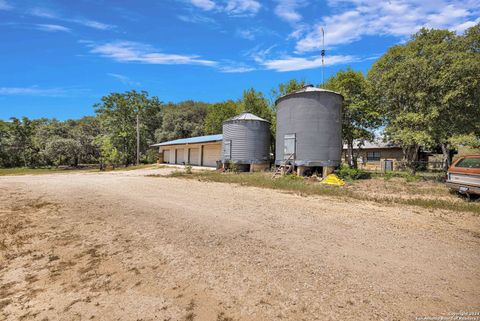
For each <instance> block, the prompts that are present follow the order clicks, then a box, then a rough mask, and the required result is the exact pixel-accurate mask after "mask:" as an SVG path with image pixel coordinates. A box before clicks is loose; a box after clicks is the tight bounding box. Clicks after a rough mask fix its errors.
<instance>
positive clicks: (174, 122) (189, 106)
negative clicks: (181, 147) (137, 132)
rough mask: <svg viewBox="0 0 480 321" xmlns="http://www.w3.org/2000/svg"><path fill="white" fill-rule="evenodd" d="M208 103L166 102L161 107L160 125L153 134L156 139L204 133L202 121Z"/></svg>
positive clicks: (165, 139) (171, 138)
mask: <svg viewBox="0 0 480 321" xmlns="http://www.w3.org/2000/svg"><path fill="white" fill-rule="evenodd" d="M207 109H208V104H206V103H202V102H194V101H191V100H189V101H185V102H182V103H179V104H173V103H170V104H168V105H167V106H166V107H165V108H164V109H163V117H162V121H163V122H162V126H161V128H159V129H158V130H157V131H156V133H155V136H156V138H157V141H167V140H173V139H178V138H186V137H192V136H201V135H204V133H205V132H204V121H205V117H206V116H207Z"/></svg>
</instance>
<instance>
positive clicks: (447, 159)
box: [440, 143, 450, 172]
mask: <svg viewBox="0 0 480 321" xmlns="http://www.w3.org/2000/svg"><path fill="white" fill-rule="evenodd" d="M440 147H441V148H442V155H443V170H444V171H445V172H446V171H447V170H448V168H449V167H450V151H449V150H448V148H447V146H446V145H445V144H444V143H441V144H440Z"/></svg>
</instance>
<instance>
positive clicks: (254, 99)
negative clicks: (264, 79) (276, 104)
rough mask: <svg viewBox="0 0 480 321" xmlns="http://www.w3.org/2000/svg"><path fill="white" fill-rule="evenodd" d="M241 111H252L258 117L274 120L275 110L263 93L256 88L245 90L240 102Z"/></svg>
mask: <svg viewBox="0 0 480 321" xmlns="http://www.w3.org/2000/svg"><path fill="white" fill-rule="evenodd" d="M239 109H240V112H245V113H252V114H254V115H256V116H258V117H261V118H263V119H266V120H268V121H269V122H272V117H273V111H272V109H271V108H270V106H269V104H268V101H267V100H266V99H265V97H264V96H263V94H262V93H261V92H259V91H255V89H253V88H250V89H248V90H245V91H244V92H243V96H242V99H241V100H240V104H239Z"/></svg>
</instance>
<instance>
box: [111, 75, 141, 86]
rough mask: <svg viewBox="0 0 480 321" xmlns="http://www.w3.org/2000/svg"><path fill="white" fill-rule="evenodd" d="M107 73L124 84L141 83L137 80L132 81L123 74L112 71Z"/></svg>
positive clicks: (135, 84) (138, 84) (133, 84)
mask: <svg viewBox="0 0 480 321" xmlns="http://www.w3.org/2000/svg"><path fill="white" fill-rule="evenodd" d="M107 75H108V76H110V77H113V78H115V79H117V80H118V81H120V82H121V83H122V84H124V85H130V86H140V85H141V84H140V83H139V82H137V81H133V80H131V79H130V78H129V77H127V76H125V75H121V74H114V73H108V74H107Z"/></svg>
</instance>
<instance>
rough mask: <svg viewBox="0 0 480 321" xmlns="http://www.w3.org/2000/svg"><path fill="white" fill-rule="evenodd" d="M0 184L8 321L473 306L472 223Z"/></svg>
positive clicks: (328, 314) (168, 194)
mask: <svg viewBox="0 0 480 321" xmlns="http://www.w3.org/2000/svg"><path fill="white" fill-rule="evenodd" d="M168 171H171V170H170V169H159V170H138V171H128V172H111V173H71V174H53V175H38V176H10V177H8V176H5V177H0V319H2V320H42V321H44V320H145V321H146V320H190V321H191V320H212V321H227V320H230V321H232V320H415V318H416V317H423V316H429V317H435V316H441V315H452V313H457V312H459V311H470V312H480V269H479V266H480V217H479V216H478V215H474V214H471V213H460V212H453V211H443V210H436V211H433V210H432V211H429V210H425V209H422V208H419V207H407V206H404V207H401V206H388V205H380V204H376V203H370V202H359V201H352V202H341V203H339V202H340V201H339V199H335V198H328V197H313V196H312V197H310V196H309V197H302V196H297V195H293V194H287V193H282V192H279V191H274V190H265V189H258V188H250V187H242V186H236V185H228V184H220V183H207V182H199V181H195V180H184V179H177V178H162V177H145V176H144V175H145V174H152V173H166V172H168Z"/></svg>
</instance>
